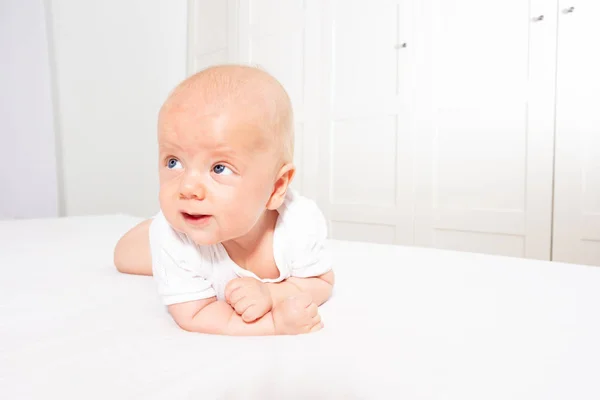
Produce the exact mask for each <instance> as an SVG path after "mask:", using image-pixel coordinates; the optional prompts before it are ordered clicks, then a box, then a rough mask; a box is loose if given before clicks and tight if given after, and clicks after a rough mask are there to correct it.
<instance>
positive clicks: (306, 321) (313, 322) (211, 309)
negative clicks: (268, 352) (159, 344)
mask: <svg viewBox="0 0 600 400" xmlns="http://www.w3.org/2000/svg"><path fill="white" fill-rule="evenodd" d="M168 309H169V312H170V313H171V316H172V317H173V319H174V320H175V322H176V323H177V325H179V326H180V327H181V328H182V329H184V330H186V331H189V332H199V333H207V334H215V335H231V336H263V335H276V334H277V335H279V334H300V333H309V332H315V331H317V330H319V329H321V328H322V325H321V317H320V316H319V315H318V309H317V306H316V305H315V304H312V303H311V300H310V298H309V297H308V296H304V297H302V296H298V298H296V299H293V300H290V299H286V300H284V301H283V302H282V303H281V304H280V305H279V306H278V307H276V308H274V309H273V311H271V312H268V313H266V314H265V315H264V316H262V317H261V318H259V319H257V320H256V321H254V322H251V323H247V322H245V321H244V320H243V319H242V317H241V316H239V315H238V314H237V313H236V312H235V311H234V310H233V308H231V306H230V305H229V304H227V303H225V302H223V301H217V300H216V298H215V297H211V298H210V299H205V300H196V301H190V302H186V303H179V304H172V305H170V306H168Z"/></svg>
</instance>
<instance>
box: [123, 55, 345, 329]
mask: <svg viewBox="0 0 600 400" xmlns="http://www.w3.org/2000/svg"><path fill="white" fill-rule="evenodd" d="M293 125H294V121H293V112H292V105H291V102H290V99H289V97H288V95H287V93H286V91H285V90H284V88H283V87H282V85H281V84H280V83H279V82H278V81H277V80H276V79H274V78H273V77H272V76H271V75H269V74H268V73H266V72H264V71H262V70H260V69H256V68H253V67H248V66H241V65H223V66H215V67H210V68H208V69H206V70H204V71H201V72H199V73H197V74H195V75H193V76H191V77H189V78H188V79H186V80H185V81H183V82H182V83H181V84H179V85H178V86H177V87H176V88H175V89H174V90H173V92H172V93H171V94H170V95H169V97H168V98H167V100H166V102H165V103H164V104H163V106H162V108H161V110H160V113H159V116H158V146H159V181H160V194H159V200H160V212H159V213H158V214H157V215H156V216H155V217H154V218H152V219H151V220H148V221H144V222H142V223H141V224H139V225H138V226H136V227H134V228H133V229H131V230H130V231H129V232H127V233H126V234H125V235H124V236H123V237H122V238H121V239H120V240H119V242H118V244H117V246H116V248H115V255H114V257H115V265H116V267H117V269H118V270H119V271H121V272H124V273H133V274H143V275H153V276H154V279H155V281H156V282H157V286H158V291H159V294H160V295H161V299H162V301H163V302H164V304H165V305H166V306H167V308H168V311H169V313H170V315H171V316H172V318H173V319H174V321H175V322H176V323H177V324H178V325H179V326H180V327H181V328H182V329H184V330H186V331H191V332H202V333H211V334H222V335H274V334H276V335H278V334H300V333H309V332H315V331H318V330H320V329H321V328H322V327H323V323H322V322H321V317H320V316H319V314H318V306H320V305H321V304H323V303H324V302H325V301H327V299H328V298H329V297H330V295H331V292H332V288H333V284H334V273H333V269H332V259H331V255H330V254H329V252H328V249H327V248H326V243H325V240H326V237H327V227H326V222H325V219H324V217H323V215H322V213H321V212H320V210H319V209H318V207H317V205H316V204H315V203H314V202H313V201H311V200H309V199H307V198H305V197H302V196H300V195H299V194H298V193H296V192H295V191H294V190H293V189H292V188H291V187H290V186H289V185H290V182H292V179H293V177H294V173H295V167H294V165H293V153H294V128H293Z"/></svg>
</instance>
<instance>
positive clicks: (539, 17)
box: [533, 15, 544, 22]
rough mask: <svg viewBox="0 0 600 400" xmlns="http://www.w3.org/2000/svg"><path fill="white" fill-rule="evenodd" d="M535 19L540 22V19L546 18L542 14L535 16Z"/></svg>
mask: <svg viewBox="0 0 600 400" xmlns="http://www.w3.org/2000/svg"><path fill="white" fill-rule="evenodd" d="M533 20H534V21H535V22H538V21H543V20H544V16H543V15H540V16H538V17H535V18H534V19H533Z"/></svg>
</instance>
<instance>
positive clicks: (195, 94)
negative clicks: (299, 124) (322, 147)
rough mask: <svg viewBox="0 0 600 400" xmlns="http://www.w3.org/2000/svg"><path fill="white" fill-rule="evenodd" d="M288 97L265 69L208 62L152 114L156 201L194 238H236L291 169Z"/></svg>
mask: <svg viewBox="0 0 600 400" xmlns="http://www.w3.org/2000/svg"><path fill="white" fill-rule="evenodd" d="M293 125H294V122H293V112H292V105H291V102H290V99H289V97H288V95H287V93H286V91H285V90H284V88H283V87H282V86H281V84H280V83H279V82H278V81H277V80H276V79H274V78H273V77H272V76H271V75H269V74H268V73H266V72H264V71H262V70H259V69H257V68H253V67H247V66H240V65H223V66H215V67H211V68H208V69H206V70H203V71H201V72H199V73H197V74H195V75H193V76H191V77H189V78H188V79H186V80H185V81H183V82H182V83H180V84H179V85H178V86H177V87H176V88H175V89H174V90H173V92H172V93H171V94H170V95H169V97H168V99H167V100H166V102H165V103H164V105H163V107H162V108H161V110H160V113H159V118H158V145H159V177H160V206H161V210H162V212H163V214H164V215H165V218H166V219H167V221H168V222H169V223H170V224H171V226H173V228H174V229H175V230H177V231H179V232H182V233H185V234H186V235H187V236H188V237H189V238H190V239H191V240H193V241H194V242H196V243H197V244H201V245H205V244H214V243H218V242H224V241H228V240H232V239H236V238H240V237H243V236H244V235H245V234H246V233H248V232H249V231H250V230H251V229H252V228H253V227H254V226H255V224H256V223H257V222H258V221H259V219H260V217H261V216H262V215H263V214H264V213H265V211H267V210H275V209H277V208H278V207H279V206H280V205H281V203H282V202H283V199H284V196H285V192H286V190H287V189H288V185H289V183H290V182H291V180H292V178H293V176H294V171H295V169H294V166H293V152H294V129H293Z"/></svg>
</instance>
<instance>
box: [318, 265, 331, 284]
mask: <svg viewBox="0 0 600 400" xmlns="http://www.w3.org/2000/svg"><path fill="white" fill-rule="evenodd" d="M319 278H321V279H322V280H324V281H325V282H327V283H329V284H330V285H331V286H332V287H333V285H335V273H334V272H333V269H331V270H330V271H329V272H326V273H325V274H323V275H321V276H320V277H319Z"/></svg>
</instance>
